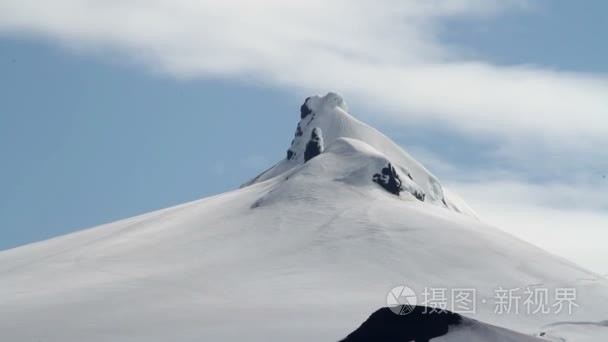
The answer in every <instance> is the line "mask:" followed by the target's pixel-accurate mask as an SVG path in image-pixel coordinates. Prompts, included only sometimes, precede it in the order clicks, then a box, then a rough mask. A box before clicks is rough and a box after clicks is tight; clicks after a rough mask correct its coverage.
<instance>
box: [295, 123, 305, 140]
mask: <svg viewBox="0 0 608 342" xmlns="http://www.w3.org/2000/svg"><path fill="white" fill-rule="evenodd" d="M302 134H304V133H302V127H301V126H300V124H299V123H298V128H296V137H301V136H302Z"/></svg>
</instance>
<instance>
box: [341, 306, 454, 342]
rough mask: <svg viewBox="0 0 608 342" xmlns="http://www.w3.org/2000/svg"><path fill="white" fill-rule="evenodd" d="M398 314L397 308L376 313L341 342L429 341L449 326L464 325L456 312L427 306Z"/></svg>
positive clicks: (441, 333) (442, 333)
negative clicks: (436, 309) (435, 309)
mask: <svg viewBox="0 0 608 342" xmlns="http://www.w3.org/2000/svg"><path fill="white" fill-rule="evenodd" d="M401 308H403V306H401ZM408 311H409V310H408ZM408 311H405V312H408ZM395 312H402V311H401V309H400V307H396V308H382V309H380V310H378V311H376V312H374V313H373V314H372V315H371V316H370V317H369V318H368V319H367V320H366V321H365V322H363V324H361V326H360V327H359V328H358V329H357V330H355V331H353V332H352V333H351V334H350V335H348V336H347V337H346V338H345V339H343V340H342V341H341V342H411V341H414V342H429V341H430V340H431V339H432V338H436V337H439V336H443V335H445V334H447V333H448V330H449V327H450V326H455V325H459V324H461V323H462V316H460V315H459V314H457V313H453V312H450V311H433V310H432V309H431V308H427V307H424V306H415V307H413V311H411V312H409V313H408V314H404V315H399V314H396V313H395Z"/></svg>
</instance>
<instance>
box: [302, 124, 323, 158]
mask: <svg viewBox="0 0 608 342" xmlns="http://www.w3.org/2000/svg"><path fill="white" fill-rule="evenodd" d="M321 152H323V132H322V131H321V129H320V128H318V127H315V128H314V129H313V130H312V133H311V135H310V140H309V141H308V143H307V144H306V150H305V151H304V162H307V161H309V160H311V159H312V158H314V157H316V156H318V155H319V154H321Z"/></svg>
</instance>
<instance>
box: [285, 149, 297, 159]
mask: <svg viewBox="0 0 608 342" xmlns="http://www.w3.org/2000/svg"><path fill="white" fill-rule="evenodd" d="M295 156H296V154H295V152H294V151H292V150H291V149H289V150H287V160H291V159H293V158H294V157H295Z"/></svg>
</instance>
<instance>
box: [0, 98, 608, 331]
mask: <svg viewBox="0 0 608 342" xmlns="http://www.w3.org/2000/svg"><path fill="white" fill-rule="evenodd" d="M313 99H314V101H318V102H317V103H316V104H314V105H312V104H311V106H312V107H313V108H312V109H311V112H315V113H317V115H316V117H315V120H317V119H318V120H320V122H319V124H317V125H316V126H315V127H319V128H320V131H321V132H322V135H323V137H322V144H323V152H322V153H320V154H319V155H316V156H315V157H314V158H312V159H310V160H309V161H308V162H306V163H304V162H303V160H300V159H297V158H300V157H299V156H297V157H296V159H292V160H283V161H281V162H279V163H278V164H277V165H275V166H274V167H273V168H271V169H270V170H269V171H267V172H266V173H264V174H263V175H261V176H259V177H257V178H256V179H254V180H253V181H252V182H250V183H249V185H248V186H246V187H243V188H242V189H239V190H235V191H232V192H229V193H225V194H221V195H218V196H214V197H210V198H206V199H202V200H199V201H195V202H191V203H187V204H183V205H180V206H177V207H173V208H169V209H165V210H161V211H158V212H153V213H149V214H146V215H141V216H138V217H134V218H130V219H127V220H123V221H119V222H115V223H111V224H107V225H103V226H100V227H96V228H93V229H88V230H85V231H81V232H77V233H74V234H70V235H66V236H62V237H58V238H55V239H51V240H47V241H43V242H40V243H35V244H31V245H27V246H24V247H21V248H16V249H12V250H8V251H4V252H0V334H1V337H2V340H3V341H4V340H6V341H62V342H66V341H89V342H96V341H146V342H150V341H168V340H175V341H241V340H243V339H244V338H246V339H247V340H248V341H277V340H287V341H338V340H340V339H342V338H344V337H345V336H347V335H348V334H349V333H350V332H352V331H353V330H355V329H356V328H357V326H358V325H359V324H360V323H361V322H363V321H364V320H365V319H366V318H367V317H368V316H369V314H370V313H371V312H374V311H375V310H376V309H378V308H380V307H383V306H385V305H386V302H385V300H386V295H387V293H388V292H389V290H390V289H392V288H393V287H395V286H397V285H407V286H409V287H411V288H412V289H414V290H416V291H417V293H422V290H423V289H424V288H425V287H446V288H450V289H451V288H456V287H465V288H470V287H474V288H475V289H476V291H477V298H479V299H481V298H488V299H490V298H493V297H494V291H495V290H496V289H497V288H498V287H503V288H515V287H520V288H525V287H527V286H532V285H536V286H538V285H539V284H542V286H543V287H546V288H549V289H554V288H557V287H576V288H577V289H578V298H577V303H578V304H579V306H580V307H579V309H578V310H577V311H576V314H575V315H564V314H562V315H553V314H552V315H534V316H526V315H497V314H494V306H493V305H492V304H491V303H489V302H488V303H486V304H482V303H481V302H480V303H478V305H477V313H476V314H475V315H470V316H471V317H472V318H475V319H478V320H480V321H483V322H487V323H490V324H494V325H498V326H501V327H505V328H508V329H513V330H516V331H519V332H522V333H525V334H533V333H538V332H539V331H540V329H541V327H543V326H546V325H547V324H551V323H555V322H563V321H592V322H597V321H602V320H605V319H608V313H607V310H606V307H607V306H608V282H607V281H606V280H605V279H603V278H601V277H599V276H597V275H596V274H593V273H591V272H589V271H587V270H584V269H582V268H580V267H578V266H576V265H574V264H572V263H570V262H568V261H566V260H563V259H561V258H559V257H556V256H553V255H551V254H548V253H546V252H544V251H543V250H541V249H539V248H536V247H534V246H532V245H530V244H528V243H525V242H523V241H521V240H519V239H516V238H514V237H512V236H510V235H509V234H506V233H504V232H502V231H500V230H497V229H495V228H493V227H491V226H489V225H487V224H485V223H483V222H480V221H479V220H478V219H477V218H475V217H474V216H471V215H472V212H470V211H469V210H468V209H466V208H467V207H466V204H465V203H463V202H462V201H457V200H452V199H451V198H445V200H446V203H447V207H449V208H446V205H444V204H443V201H442V197H441V195H442V192H441V191H439V190H438V189H441V186H440V184H439V182H438V180H437V179H436V178H435V177H432V175H430V173H428V171H426V170H425V169H424V168H423V167H422V166H421V165H420V164H419V163H418V162H416V161H415V160H414V159H413V158H411V157H409V156H408V155H407V154H406V153H405V152H403V151H402V150H401V149H400V148H399V147H398V146H397V145H395V144H394V143H392V142H390V140H389V139H388V138H386V137H385V136H384V135H382V134H380V133H379V132H377V131H376V130H373V129H371V128H369V127H368V126H366V125H364V124H362V123H360V122H359V121H356V120H354V119H353V118H352V117H351V116H350V115H348V114H346V112H345V111H344V109H345V107H343V101H341V102H340V101H339V99H341V97H339V96H337V95H333V94H329V95H327V96H325V97H314V98H313ZM310 101H311V100H309V101H308V102H307V103H310ZM314 101H313V102H314ZM309 115H311V114H309ZM305 119H306V118H305ZM321 120H322V122H321ZM307 129H309V130H310V133H312V130H313V129H314V127H311V128H307ZM302 136H305V132H304V133H303V135H302ZM306 143H307V142H306ZM294 144H295V143H294ZM292 147H294V151H295V152H301V153H303V151H304V150H305V144H304V140H302V142H301V144H300V145H298V146H293V145H292ZM389 163H390V164H392V165H394V166H395V169H396V171H397V173H398V174H399V176H400V177H399V178H400V179H401V183H402V184H401V188H402V190H403V191H401V193H400V194H399V195H394V194H392V193H390V192H389V191H387V190H386V189H385V188H384V187H383V186H382V185H381V184H380V183H379V182H380V181H383V180H385V179H389V178H391V177H392V176H386V177H384V176H383V174H382V170H383V169H385V168H386V167H387V165H388V164H389ZM408 172H409V173H410V174H411V176H412V177H411V179H410V178H409V177H408V176H407V173H408ZM377 174H379V175H380V176H379V177H376V179H377V180H378V179H379V180H378V182H376V181H374V178H375V175H377ZM416 189H421V190H422V191H424V192H425V193H426V194H427V196H426V198H425V200H424V201H421V200H420V199H419V198H417V197H415V196H414V195H413V194H412V192H413V191H414V190H416ZM443 196H445V195H443ZM452 201H454V202H452ZM455 208H456V209H458V210H456V209H455ZM458 211H461V212H464V214H463V213H459V212H458ZM467 213H469V214H467ZM455 341H456V340H455ZM568 341H570V340H568Z"/></svg>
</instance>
